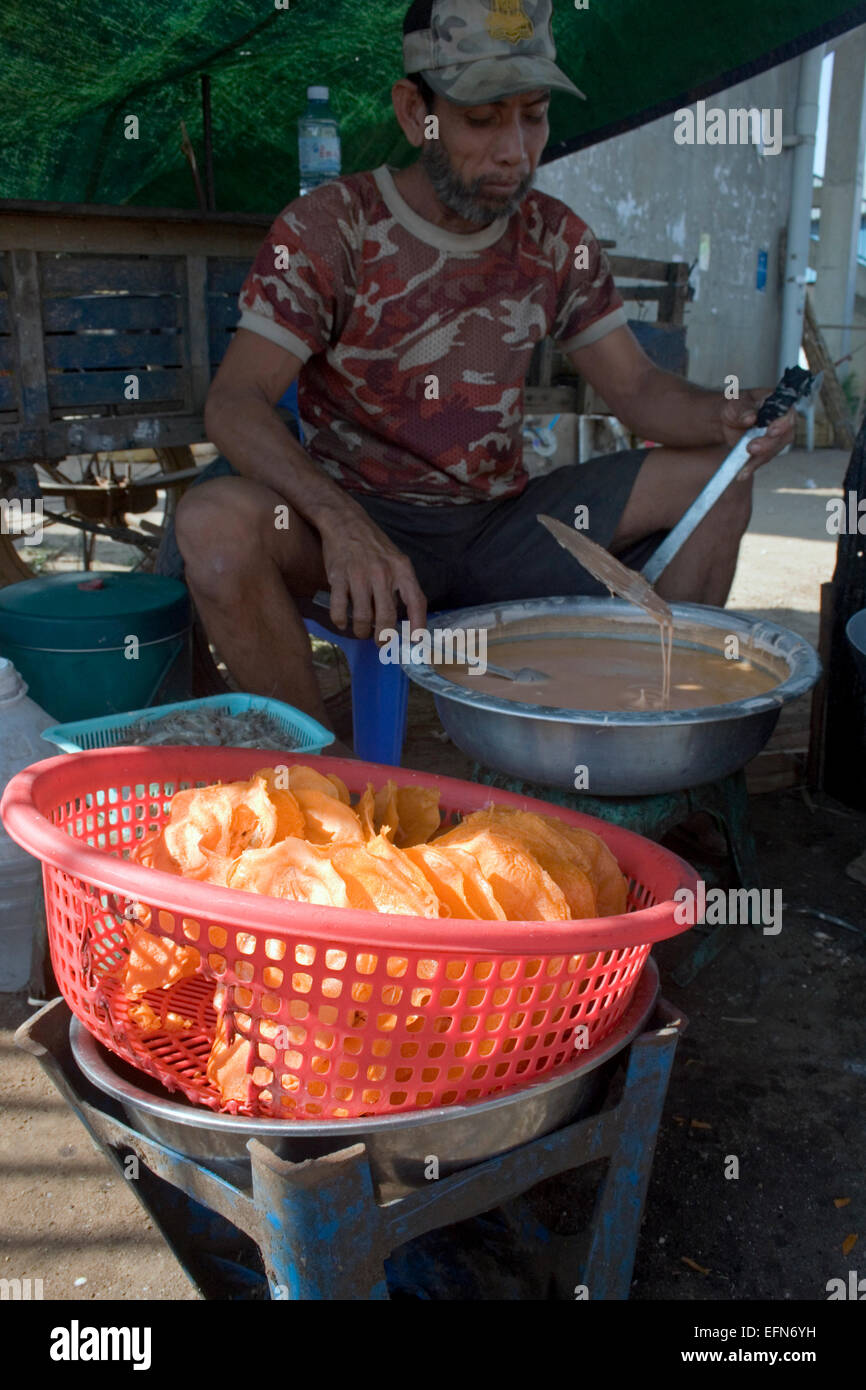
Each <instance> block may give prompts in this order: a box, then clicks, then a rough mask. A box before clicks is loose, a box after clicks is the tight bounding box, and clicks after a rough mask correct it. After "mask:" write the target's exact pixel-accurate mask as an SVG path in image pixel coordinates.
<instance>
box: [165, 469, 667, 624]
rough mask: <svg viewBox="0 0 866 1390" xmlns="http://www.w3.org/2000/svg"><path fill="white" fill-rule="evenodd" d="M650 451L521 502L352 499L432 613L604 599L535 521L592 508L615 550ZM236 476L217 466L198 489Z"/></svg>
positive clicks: (171, 555) (649, 543) (563, 476)
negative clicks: (386, 540) (400, 556)
mask: <svg viewBox="0 0 866 1390" xmlns="http://www.w3.org/2000/svg"><path fill="white" fill-rule="evenodd" d="M648 452H649V450H647V449H624V450H621V451H620V452H619V453H614V454H604V455H602V456H601V457H599V458H594V459H589V460H587V462H586V463H582V464H571V465H568V466H566V467H565V468H559V469H557V470H556V471H555V472H554V473H549V474H546V475H545V476H544V477H541V478H533V479H531V480H530V482H529V483H528V484H527V486H526V487H525V488H524V490H523V492H522V493H521V494H520V496H519V497H508V498H505V499H503V500H501V501H496V502H470V503H468V504H467V505H464V506H444V507H425V506H417V505H415V504H413V503H407V502H397V501H393V500H390V499H386V498H382V497H374V496H370V495H367V494H366V493H358V492H356V493H353V494H352V496H353V497H354V499H355V500H356V501H357V502H359V503H360V504H361V506H362V507H363V508H364V510H365V511H366V512H367V514H368V516H369V517H370V519H371V520H372V521H374V522H375V524H376V525H377V526H378V527H379V528H380V530H382V531H384V532H385V534H386V535H387V536H389V537H390V539H391V540H392V541H393V542H394V544H395V545H396V546H397V547H398V548H399V549H400V550H401V551H402V552H403V553H404V554H405V555H407V556H408V557H409V559H410V560H411V561H412V564H413V566H414V568H415V573H416V575H417V577H418V582H419V584H420V585H421V588H422V589H423V591H424V593H425V595H426V597H427V602H428V604H429V606H430V608H431V609H445V608H467V607H471V606H473V605H475V604H483V603H496V602H507V601H508V600H509V599H522V598H546V597H550V596H552V595H555V594H587V595H595V594H598V595H603V594H606V593H607V590H606V589H604V588H603V586H602V585H600V584H599V583H598V582H597V581H596V580H594V579H593V578H592V577H591V575H589V574H588V573H587V572H586V570H584V569H583V568H582V566H581V565H579V564H578V563H577V561H576V560H573V559H572V558H571V557H570V556H569V555H568V554H567V553H566V552H565V551H564V550H563V549H562V547H561V546H560V545H558V544H557V543H556V541H555V540H554V539H553V537H552V536H551V535H550V534H549V533H548V532H547V531H546V530H545V529H544V527H543V526H540V525H539V523H538V522H537V521H536V516H537V515H538V513H539V512H545V513H547V515H549V516H553V517H556V518H557V519H558V520H559V521H562V522H564V523H565V524H566V525H567V526H572V525H574V521H575V508H576V507H578V506H585V507H586V509H587V518H586V520H587V523H588V524H587V525H586V526H585V527H584V528H583V533H584V535H588V536H589V537H590V538H591V539H592V540H594V541H597V542H598V544H599V545H602V546H604V547H605V548H607V547H608V546H609V545H610V542H611V540H612V539H613V536H614V534H615V532H616V529H617V526H618V525H619V519H620V517H621V516H622V513H623V510H624V508H625V505H626V502H627V501H628V499H629V495H630V493H631V490H632V488H633V487H634V483H635V479H636V478H637V475H638V473H639V472H640V469H641V466H642V465H643V462H644V459H645V458H646V456H647V453H648ZM234 472H235V470H234V469H233V468H232V467H231V465H230V464H229V462H228V460H227V459H224V458H222V457H221V458H218V459H216V460H215V461H214V462H213V463H212V464H210V465H209V467H208V468H207V469H205V470H204V472H203V473H202V476H201V478H200V479H198V480H197V481H196V483H195V484H194V486H196V487H198V486H200V485H201V484H202V483H205V482H207V481H208V480H209V479H211V478H215V477H226V476H230V475H231V474H233V473H234ZM662 535H663V533H657V534H656V535H655V536H651V537H648V538H647V539H646V540H644V541H642V542H640V544H639V545H637V546H634V547H632V549H631V550H629V551H627V552H625V553H623V554H621V556H620V558H621V559H622V560H623V562H624V563H625V564H630V565H631V566H632V568H634V569H640V568H641V567H642V566H643V565H644V564H645V563H646V561H647V560H648V559H649V556H650V555H651V554H652V552H653V550H654V549H655V547H656V546H657V545H658V544H659V542H660V541H661V539H662ZM157 571H158V573H160V574H170V575H172V576H173V577H176V578H181V577H182V576H183V560H182V558H181V556H180V553H179V551H178V549H177V544H176V542H175V540H174V535H173V533H170V534H168V535H166V537H165V538H164V540H163V544H162V547H161V549H160V555H159V560H158V562H157Z"/></svg>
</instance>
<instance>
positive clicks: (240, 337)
mask: <svg viewBox="0 0 866 1390" xmlns="http://www.w3.org/2000/svg"><path fill="white" fill-rule="evenodd" d="M302 366H303V363H302V362H301V360H300V358H298V357H296V356H295V355H294V354H293V353H291V352H288V351H286V349H285V348H282V347H278V346H277V344H275V343H272V342H270V341H269V340H268V339H267V338H264V337H262V336H261V335H260V334H258V333H251V332H249V331H248V330H247V329H243V328H240V329H238V331H237V333H236V334H235V336H234V338H233V340H232V342H231V345H230V347H229V349H228V352H227V353H226V355H225V357H224V359H223V361H222V364H221V366H220V369H219V371H218V372H217V374H216V376H215V378H214V381H213V384H212V386H211V389H210V394H209V396H208V399H207V405H206V407H205V429H206V431H207V436H208V438H209V439H210V440H211V442H212V443H213V444H215V445H216V447H217V448H218V449H219V451H220V453H222V454H225V456H226V458H227V459H228V460H229V462H230V463H231V464H232V465H233V466H234V467H235V468H236V469H237V471H238V472H239V473H241V474H242V475H243V476H244V477H245V478H250V479H252V480H253V481H254V482H259V483H264V484H265V485H266V486H267V487H269V488H272V489H273V491H274V492H276V493H277V494H278V495H279V496H280V497H284V498H285V499H286V501H287V502H289V503H290V504H291V505H292V507H294V509H295V511H296V512H298V514H299V515H300V516H302V517H304V518H305V520H307V521H308V522H309V523H310V525H311V526H313V527H314V528H315V529H316V530H317V531H318V533H319V535H320V537H321V540H322V552H323V556H324V562H325V571H326V573H327V576H328V582H329V583H330V586H331V617H332V619H333V621H334V622H335V623H336V625H337V626H338V627H345V625H346V616H347V607H348V603H349V600H351V603H352V610H353V629H354V632H355V635H356V636H357V637H368V636H369V635H370V631H371V629H373V630H375V632H379V631H381V629H382V628H383V627H393V626H394V625H395V623H396V616H397V615H396V606H395V603H394V594H395V593H399V594H400V596H401V598H402V599H403V601H404V603H405V604H406V607H407V609H408V612H409V618H410V621H411V622H412V624H413V626H414V627H416V628H417V627H423V625H424V623H425V622H426V602H425V599H424V595H423V593H422V592H421V590H420V588H419V586H418V582H417V580H416V578H415V573H414V570H413V569H412V565H411V563H410V561H409V560H408V559H407V558H406V556H405V555H402V554H401V553H400V551H398V550H397V548H396V546H394V545H393V544H392V543H391V541H389V540H388V538H387V536H385V535H384V534H383V532H381V531H380V530H379V529H378V527H376V526H374V525H373V523H372V522H371V521H370V519H369V517H368V516H367V513H366V512H365V511H364V509H363V507H361V506H359V504H358V503H357V502H355V501H354V499H353V498H352V497H351V496H350V495H349V494H348V493H347V492H345V491H344V489H343V488H341V487H339V486H338V484H337V483H335V482H333V480H332V479H331V478H329V477H327V475H326V474H325V473H324V472H323V471H322V470H321V469H320V468H318V467H317V466H316V464H315V463H313V461H312V459H311V458H310V457H309V455H308V454H307V452H306V450H305V449H304V448H303V447H302V445H300V444H299V443H298V441H297V440H296V439H295V438H294V436H293V435H292V434H291V432H290V431H289V430H288V429H287V428H286V426H285V425H284V424H283V422H282V420H281V419H280V417H279V415H278V414H277V412H276V410H275V408H274V407H275V406H276V404H277V402H278V401H279V400H280V399H281V397H282V396H283V395H285V393H286V391H287V390H288V389H289V387H290V386H291V384H292V382H293V381H295V379H296V378H297V376H298V374H299V373H300V370H301V367H302Z"/></svg>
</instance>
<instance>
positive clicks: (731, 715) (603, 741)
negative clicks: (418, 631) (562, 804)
mask: <svg viewBox="0 0 866 1390" xmlns="http://www.w3.org/2000/svg"><path fill="white" fill-rule="evenodd" d="M671 607H672V609H673V614H674V619H675V623H676V627H675V631H674V645H675V646H676V647H680V648H681V647H691V648H693V649H698V650H704V651H707V650H709V651H716V652H718V651H724V649H725V642H726V639H727V638H729V637H732V636H733V637H736V638H737V640H738V642H739V649H740V655H741V656H742V657H744V658H748V659H750V660H752V661H754V662H755V663H756V664H757V665H759V666H762V667H764V668H765V669H768V670H769V671H770V672H771V673H772V674H774V675H775V676H776V677H777V680H778V684H777V685H775V686H774V687H773V688H772V689H771V690H769V691H767V692H766V694H763V695H756V696H752V697H750V698H749V699H744V700H735V701H732V702H731V703H730V704H725V705H712V706H707V707H704V708H700V709H690V710H669V711H662V710H648V711H641V712H631V711H627V712H619V711H603V710H567V709H556V708H553V707H551V706H547V705H534V704H524V703H519V702H517V701H513V700H509V699H507V698H506V697H505V695H503V696H502V697H501V698H500V697H498V696H491V695H488V694H481V693H478V692H476V691H473V690H469V689H466V688H465V687H464V686H462V685H457V684H455V683H454V682H453V681H449V680H446V679H445V677H444V676H442V675H441V674H440V672H441V667H439V668H437V667H435V666H432V665H430V664H427V663H424V662H421V663H420V664H415V663H414V662H412V661H410V660H408V659H407V660H404V662H403V669H404V670H405V672H406V674H407V676H409V677H410V679H411V680H413V681H415V682H416V683H417V684H418V685H421V686H423V687H424V688H425V689H426V690H429V691H431V693H432V694H433V697H434V699H435V702H436V709H437V711H438V714H439V718H440V719H441V721H442V724H443V727H444V728H445V730H446V732H447V733H448V734H449V735H450V737H451V738H452V739H453V741H454V743H456V745H457V747H458V748H461V749H462V750H463V752H464V753H468V754H469V755H470V756H471V757H474V758H476V759H477V760H478V761H479V762H480V763H482V764H484V765H485V766H486V767H490V768H496V769H498V770H499V771H501V772H505V773H507V774H508V775H509V776H512V777H517V778H520V779H522V780H528V781H532V782H536V783H542V784H544V785H547V786H551V787H562V788H566V789H569V790H571V789H573V788H574V785H575V782H574V777H575V769H576V768H577V767H586V768H587V769H588V774H589V784H588V786H587V787H586V790H587V791H588V792H590V793H591V794H592V795H597V796H648V795H652V794H654V793H657V792H669V791H680V790H683V789H685V788H687V787H696V786H700V785H701V784H702V783H704V782H712V781H715V780H716V778H719V777H725V776H727V775H728V774H729V773H732V772H735V771H737V769H738V768H741V767H743V766H744V765H745V764H746V763H747V762H749V761H750V759H752V758H754V757H755V756H756V754H758V753H759V752H760V751H761V749H762V748H763V747H764V745H765V743H766V742H767V740H768V739H769V737H770V735H771V734H772V732H773V729H774V728H775V727H776V722H777V720H778V718H779V714H780V712H781V709H782V706H783V705H784V704H786V703H787V702H788V701H789V700H794V699H796V698H797V697H798V696H800V695H803V694H805V693H806V691H808V690H811V688H812V686H813V685H814V684H815V682H816V681H817V679H818V676H819V675H820V671H821V666H820V662H819V660H818V656H817V653H816V652H815V651H814V650H813V648H812V647H811V646H810V645H809V643H808V642H806V641H805V640H804V639H803V638H802V637H799V636H798V635H797V634H796V633H794V632H790V631H789V630H788V629H787V628H784V627H779V626H778V625H777V624H776V623H771V622H767V621H765V620H764V619H761V618H755V617H751V616H750V615H749V614H747V613H736V612H733V611H731V610H730V609H722V608H708V607H704V606H702V605H699V604H694V603H677V604H672V605H671ZM445 629H452V630H461V629H463V630H466V629H486V630H487V633H488V654H489V656H490V659H491V660H492V661H499V662H500V663H501V664H507V643H508V642H509V641H515V640H517V639H518V638H519V639H520V640H521V641H525V640H526V639H527V638H533V637H538V638H541V637H543V638H546V639H549V638H550V637H551V636H559V637H572V638H576V637H592V636H604V637H616V638H620V639H622V640H624V641H643V642H646V641H647V640H648V639H649V636H650V634H652V637H653V639H654V640H655V639H656V634H657V632H658V628H657V625H656V624H655V622H654V621H653V620H652V619H651V618H650V617H648V616H647V615H646V614H644V613H642V612H640V611H639V610H637V609H636V608H635V607H634V605H633V604H630V603H625V602H623V601H622V600H620V599H608V598H548V599H531V600H528V601H524V602H515V603H503V604H499V605H496V606H487V607H479V608H462V609H458V610H455V611H454V612H451V613H440V614H437V616H436V617H435V618H433V619H431V621H430V624H429V630H430V632H431V634H432V635H433V637H434V640H435V634H436V632H437V631H443V630H445ZM440 641H441V639H440ZM503 656H505V657H506V663H503ZM533 664H537V663H533ZM502 684H503V686H504V687H505V686H506V682H505V681H503V682H502Z"/></svg>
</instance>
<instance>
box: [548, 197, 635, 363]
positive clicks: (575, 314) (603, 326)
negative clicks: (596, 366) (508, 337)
mask: <svg viewBox="0 0 866 1390" xmlns="http://www.w3.org/2000/svg"><path fill="white" fill-rule="evenodd" d="M566 222H567V225H566V228H565V238H566V242H567V245H568V247H569V256H568V259H567V261H566V269H565V275H564V277H563V280H562V283H561V284H560V287H559V296H558V300H557V312H556V318H555V320H554V323H553V327H552V329H551V337H552V338H553V340H554V342H555V343H556V346H557V347H558V348H559V351H560V352H563V353H569V352H574V351H575V349H576V348H582V347H589V345H590V344H591V343H595V342H598V340H599V338H604V337H606V335H607V334H608V333H612V332H613V330H614V329H615V328H621V327H622V325H623V324H624V323H625V322H626V313H625V308H624V307H623V300H622V295H621V294H620V293H619V290H618V289H617V287H616V285H615V284H614V279H613V274H612V272H611V268H610V262H609V261H608V259H607V256H606V255H605V253H604V250H603V249H602V247H601V246H600V245H599V242H598V239H597V237H596V236H595V234H594V233H593V232H592V231H591V229H590V228H589V227H588V226H587V225H586V223H585V222H583V221H582V220H581V219H580V218H579V217H577V216H575V215H574V214H573V213H569V215H568V217H567V219H566Z"/></svg>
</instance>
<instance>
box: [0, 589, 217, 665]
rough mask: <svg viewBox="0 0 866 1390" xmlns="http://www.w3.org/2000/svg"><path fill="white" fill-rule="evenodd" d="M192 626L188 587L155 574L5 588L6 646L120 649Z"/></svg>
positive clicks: (0, 597) (0, 599) (0, 640)
mask: <svg viewBox="0 0 866 1390" xmlns="http://www.w3.org/2000/svg"><path fill="white" fill-rule="evenodd" d="M189 623H190V602H189V595H188V593H187V590H186V587H185V585H183V584H180V583H178V581H177V580H176V579H165V578H163V577H162V576H161V575H156V574H121V573H114V572H104V573H98V574H94V573H92V572H87V571H84V570H82V571H76V572H73V573H71V574H52V575H44V576H42V577H41V578H39V579H26V580H24V581H23V582H22V583H20V584H9V585H7V587H6V588H5V589H2V590H0V648H2V646H3V644H4V643H7V642H8V643H14V644H15V645H16V646H19V647H32V648H37V649H43V650H47V651H52V650H58V651H64V650H65V651H69V650H72V649H79V648H81V649H92V648H94V647H105V648H106V649H108V648H111V647H120V646H122V645H123V642H124V639H125V638H127V637H129V636H135V637H137V638H138V640H139V642H155V641H159V640H160V639H161V638H164V637H170V636H172V634H174V633H176V632H180V631H183V630H184V629H185V628H187V627H188V626H189Z"/></svg>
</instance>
